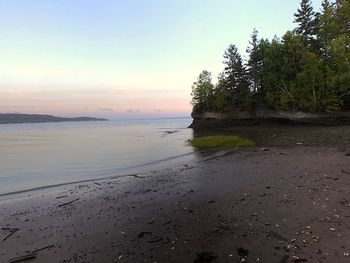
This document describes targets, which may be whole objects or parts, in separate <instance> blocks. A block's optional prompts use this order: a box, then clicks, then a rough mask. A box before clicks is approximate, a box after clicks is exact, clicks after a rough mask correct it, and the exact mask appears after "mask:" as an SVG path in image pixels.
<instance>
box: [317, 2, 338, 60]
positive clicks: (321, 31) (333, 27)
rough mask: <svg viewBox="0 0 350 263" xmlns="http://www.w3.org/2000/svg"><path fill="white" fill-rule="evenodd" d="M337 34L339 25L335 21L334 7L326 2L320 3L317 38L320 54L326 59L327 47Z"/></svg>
mask: <svg viewBox="0 0 350 263" xmlns="http://www.w3.org/2000/svg"><path fill="white" fill-rule="evenodd" d="M338 34H339V25H338V23H337V21H336V10H335V6H334V5H333V4H331V3H330V2H329V1H328V0H324V1H323V2H322V10H321V15H320V16H319V22H318V31H317V37H318V40H319V42H320V50H319V51H320V54H321V56H323V57H324V58H327V57H328V46H329V44H330V43H331V42H332V41H333V40H334V39H335V38H336V36H337V35H338Z"/></svg>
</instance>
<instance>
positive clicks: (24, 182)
mask: <svg viewBox="0 0 350 263" xmlns="http://www.w3.org/2000/svg"><path fill="white" fill-rule="evenodd" d="M190 123H191V119H190V118H185V119H158V120H131V121H109V122H81V123H40V124H11V125H0V169H1V170H0V195H3V194H5V193H11V192H16V191H22V190H27V189H33V188H37V187H44V186H50V185H56V184H62V183H69V182H75V181H81V180H89V179H96V178H105V177H110V176H120V175H125V174H129V173H133V172H145V171H150V170H153V169H160V168H165V167H167V166H169V165H173V164H174V163H181V162H184V161H189V160H192V159H194V158H195V155H194V154H193V153H194V152H193V149H192V147H190V146H188V145H187V144H186V141H187V140H188V139H190V138H192V130H191V129H187V128H186V127H188V125H189V124H190Z"/></svg>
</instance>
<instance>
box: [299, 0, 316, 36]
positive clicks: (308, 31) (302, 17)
mask: <svg viewBox="0 0 350 263" xmlns="http://www.w3.org/2000/svg"><path fill="white" fill-rule="evenodd" d="M294 17H295V20H294V22H295V23H298V27H297V28H296V32H297V33H299V34H302V35H303V36H304V37H305V38H306V39H307V40H310V39H312V37H313V35H314V34H315V23H316V22H315V12H314V9H313V7H312V3H311V1H310V0H301V3H300V8H299V9H298V11H297V13H295V14H294Z"/></svg>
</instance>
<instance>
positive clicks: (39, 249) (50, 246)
mask: <svg viewBox="0 0 350 263" xmlns="http://www.w3.org/2000/svg"><path fill="white" fill-rule="evenodd" d="M54 246H55V245H49V246H45V247H42V248H38V249H35V250H33V251H32V253H36V252H39V251H41V250H44V249H48V248H52V247H54Z"/></svg>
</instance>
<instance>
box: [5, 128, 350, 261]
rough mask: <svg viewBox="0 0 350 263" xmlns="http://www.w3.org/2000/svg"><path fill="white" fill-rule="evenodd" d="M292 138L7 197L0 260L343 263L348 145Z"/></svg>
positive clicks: (349, 209) (349, 248) (347, 249)
mask: <svg viewBox="0 0 350 263" xmlns="http://www.w3.org/2000/svg"><path fill="white" fill-rule="evenodd" d="M329 129H331V130H332V131H333V132H334V129H335V128H329ZM329 129H328V130H329ZM344 129H345V128H342V131H343V132H344ZM346 131H348V128H346V129H345V132H344V134H345V136H346V134H348V133H346ZM277 134H278V133H277ZM277 137H281V138H284V137H283V134H282V133H280V134H278V136H277ZM311 137H312V136H311ZM311 137H310V138H311ZM317 138H318V137H317ZM338 138H339V136H338ZM298 139H300V138H296V141H293V142H292V143H291V144H290V145H289V146H275V145H274V144H270V145H269V146H268V147H260V145H259V144H258V146H257V147H254V148H248V149H239V150H237V149H236V150H233V151H228V152H226V153H222V152H221V153H216V154H215V155H214V157H211V158H203V159H202V160H200V161H198V162H193V163H188V164H186V165H181V166H178V167H169V169H166V170H159V171H153V172H151V173H145V174H142V173H141V174H135V175H130V176H125V177H120V178H109V179H104V180H99V181H91V182H85V183H80V184H74V185H68V186H64V187H59V188H52V189H46V190H45V191H41V192H34V193H27V194H22V195H21V196H9V197H8V198H5V199H6V200H3V201H1V202H0V222H1V232H0V238H1V242H0V262H11V261H10V260H11V259H18V258H19V257H21V256H26V257H32V259H31V261H30V260H28V262H268V263H273V262H280V263H284V262H349V261H350V256H349V253H350V245H349V244H350V242H349V236H350V198H349V193H350V156H349V155H350V154H349V151H348V150H347V149H348V144H346V143H343V144H341V143H339V144H336V143H333V142H331V143H330V144H329V145H323V144H322V143H319V142H318V143H317V144H318V146H316V145H315V144H312V143H311V145H312V146H310V143H309V144H308V143H307V142H306V141H307V140H306V141H305V142H304V143H303V144H302V143H298V142H297V141H298ZM326 141H327V140H326ZM328 141H329V140H328ZM343 141H344V142H345V141H346V140H343ZM276 145H278V143H276ZM12 262H17V261H12Z"/></svg>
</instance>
